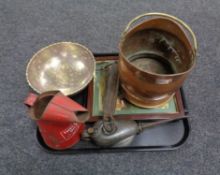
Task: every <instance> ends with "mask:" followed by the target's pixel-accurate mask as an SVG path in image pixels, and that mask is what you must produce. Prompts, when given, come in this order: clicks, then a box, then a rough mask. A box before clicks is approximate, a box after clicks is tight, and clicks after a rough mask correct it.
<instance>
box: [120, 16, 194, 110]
mask: <svg viewBox="0 0 220 175" xmlns="http://www.w3.org/2000/svg"><path fill="white" fill-rule="evenodd" d="M142 18H146V19H145V20H144V21H143V22H142V23H140V24H138V25H136V26H134V27H131V26H133V24H134V23H136V22H137V21H138V20H140V19H142ZM196 50H197V41H196V37H195V34H194V33H193V31H192V30H191V29H190V27H189V26H188V25H187V24H186V23H185V22H183V21H182V20H180V19H178V18H176V17H174V16H171V15H168V14H164V13H147V14H143V15H140V16H137V17H136V18H134V19H133V20H131V21H130V22H129V23H128V25H127V27H126V28H125V30H124V32H123V33H122V37H121V40H120V43H119V52H120V58H119V75H120V81H121V87H122V90H123V91H124V94H125V97H126V98H127V100H128V101H130V102H131V103H133V104H135V105H137V106H140V107H144V108H155V107H159V106H162V105H164V104H165V103H166V102H167V101H168V100H169V99H171V98H172V96H173V95H174V94H175V91H176V90H177V89H179V88H180V87H181V86H182V85H183V82H184V80H185V79H186V78H187V76H188V74H189V73H190V72H191V70H192V69H193V67H194V66H195V63H196Z"/></svg>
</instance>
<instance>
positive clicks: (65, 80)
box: [26, 42, 95, 95]
mask: <svg viewBox="0 0 220 175" xmlns="http://www.w3.org/2000/svg"><path fill="white" fill-rule="evenodd" d="M94 71H95V58H94V56H93V54H92V52H91V51H90V50H89V49H87V48H86V47H84V46H82V45H80V44H78V43H71V42H60V43H55V44H52V45H49V46H47V47H45V48H43V49H41V50H39V51H38V52H37V53H36V54H35V55H34V56H33V57H32V58H31V60H30V61H29V63H28V65H27V69H26V78H27V81H28V84H29V85H30V86H31V87H32V88H33V89H34V90H35V91H37V92H38V93H43V92H46V91H51V90H60V91H61V92H62V93H63V94H65V95H73V94H75V93H77V92H79V91H81V90H82V89H84V88H85V87H86V86H87V85H88V84H89V82H90V81H91V80H92V78H93V75H94Z"/></svg>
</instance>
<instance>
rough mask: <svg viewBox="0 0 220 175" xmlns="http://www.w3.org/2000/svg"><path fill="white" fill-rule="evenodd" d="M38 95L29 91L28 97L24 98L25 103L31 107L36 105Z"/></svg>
mask: <svg viewBox="0 0 220 175" xmlns="http://www.w3.org/2000/svg"><path fill="white" fill-rule="evenodd" d="M37 97H38V95H36V94H33V93H29V94H28V96H27V97H26V99H25V100H24V104H25V105H26V106H28V107H31V106H33V105H34V103H35V101H36V100H37Z"/></svg>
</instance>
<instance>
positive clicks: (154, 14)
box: [122, 12, 198, 54]
mask: <svg viewBox="0 0 220 175" xmlns="http://www.w3.org/2000/svg"><path fill="white" fill-rule="evenodd" d="M153 16H163V17H167V18H170V19H172V20H175V21H177V22H178V23H179V24H180V25H181V26H182V27H184V29H186V30H185V31H187V33H188V34H190V35H191V38H192V40H191V41H193V45H194V50H195V53H194V54H196V51H197V48H198V46H197V40H196V36H195V34H194V32H193V31H192V29H191V28H190V27H189V26H188V25H187V24H186V23H185V22H184V21H182V20H181V19H179V18H177V17H175V16H172V15H168V14H166V13H158V12H152V13H144V14H141V15H139V16H137V17H135V18H133V19H132V20H131V21H130V22H129V23H128V24H127V26H126V28H125V30H124V31H123V33H122V38H123V37H124V36H125V35H126V34H127V33H128V32H129V30H130V28H131V26H132V24H134V23H135V22H137V21H138V20H140V19H142V18H143V17H153Z"/></svg>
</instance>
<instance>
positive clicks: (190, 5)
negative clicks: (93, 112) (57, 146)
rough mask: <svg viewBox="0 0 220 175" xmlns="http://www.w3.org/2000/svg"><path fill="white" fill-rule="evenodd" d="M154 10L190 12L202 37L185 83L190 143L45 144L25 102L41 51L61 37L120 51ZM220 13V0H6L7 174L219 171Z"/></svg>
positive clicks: (2, 56) (1, 156) (0, 58)
mask: <svg viewBox="0 0 220 175" xmlns="http://www.w3.org/2000/svg"><path fill="white" fill-rule="evenodd" d="M152 11H159V12H167V13H170V14H172V15H176V16H178V17H179V18H181V19H183V20H184V21H185V22H187V23H188V24H189V25H190V26H191V27H192V29H193V30H194V31H195V33H196V36H197V39H198V43H199V54H198V61H197V66H196V69H195V70H194V71H193V72H192V74H191V76H190V78H189V79H188V80H187V82H186V83H185V85H184V88H185V92H186V97H187V101H188V104H189V108H190V117H191V125H192V132H191V135H190V138H189V140H188V141H187V144H185V145H184V146H183V147H182V148H181V149H179V150H177V151H172V152H144V153H143V152H141V153H117V154H88V155H86V154H82V155H70V156H56V155H50V154H47V153H45V152H44V151H43V150H41V149H40V148H39V146H38V145H37V142H36V138H35V124H34V123H33V122H32V121H31V120H30V119H29V118H28V117H26V108H25V106H24V105H23V103H22V102H23V99H24V98H25V96H26V95H27V93H28V92H29V90H30V89H29V88H28V85H27V83H26V79H25V68H26V64H27V62H28V60H29V59H30V58H31V56H32V55H33V53H35V52H36V51H37V50H39V49H40V48H42V47H44V46H46V45H48V44H51V43H54V42H58V41H74V42H79V43H81V44H84V45H85V46H87V47H89V48H90V49H91V50H92V51H94V52H117V51H118V48H117V46H118V41H119V37H120V34H121V33H122V31H123V29H124V27H125V25H126V24H127V23H128V22H129V20H131V19H132V18H133V17H135V16H137V15H139V14H141V13H145V12H152ZM219 17H220V1H219V0H212V1H211V0H210V1H208V0H194V1H189V0H185V1H183V0H173V1H171V0H164V1H163V0H157V1H153V0H152V1H150V0H148V1H147V0H146V1H144V0H141V1H129V0H124V1H116V0H111V1H104V0H94V1H89V0H87V1H84V0H81V1H80V0H78V1H73V0H23V1H20V0H16V1H15V0H11V1H10V0H1V1H0V92H1V95H0V174H1V175H3V174H54V175H55V174H104V173H105V174H106V175H107V174H127V175H128V174H148V175H150V174H163V175H178V174H181V175H183V174H187V175H188V174H210V175H215V174H219V171H220V168H219V167H220V129H219V125H220V110H219V109H220V108H219V104H220V91H219V88H220V78H219V77H220V68H219V66H220V64H219V62H220V61H219V60H220V58H219V57H220V43H219V42H220V37H219V35H220V20H219Z"/></svg>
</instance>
